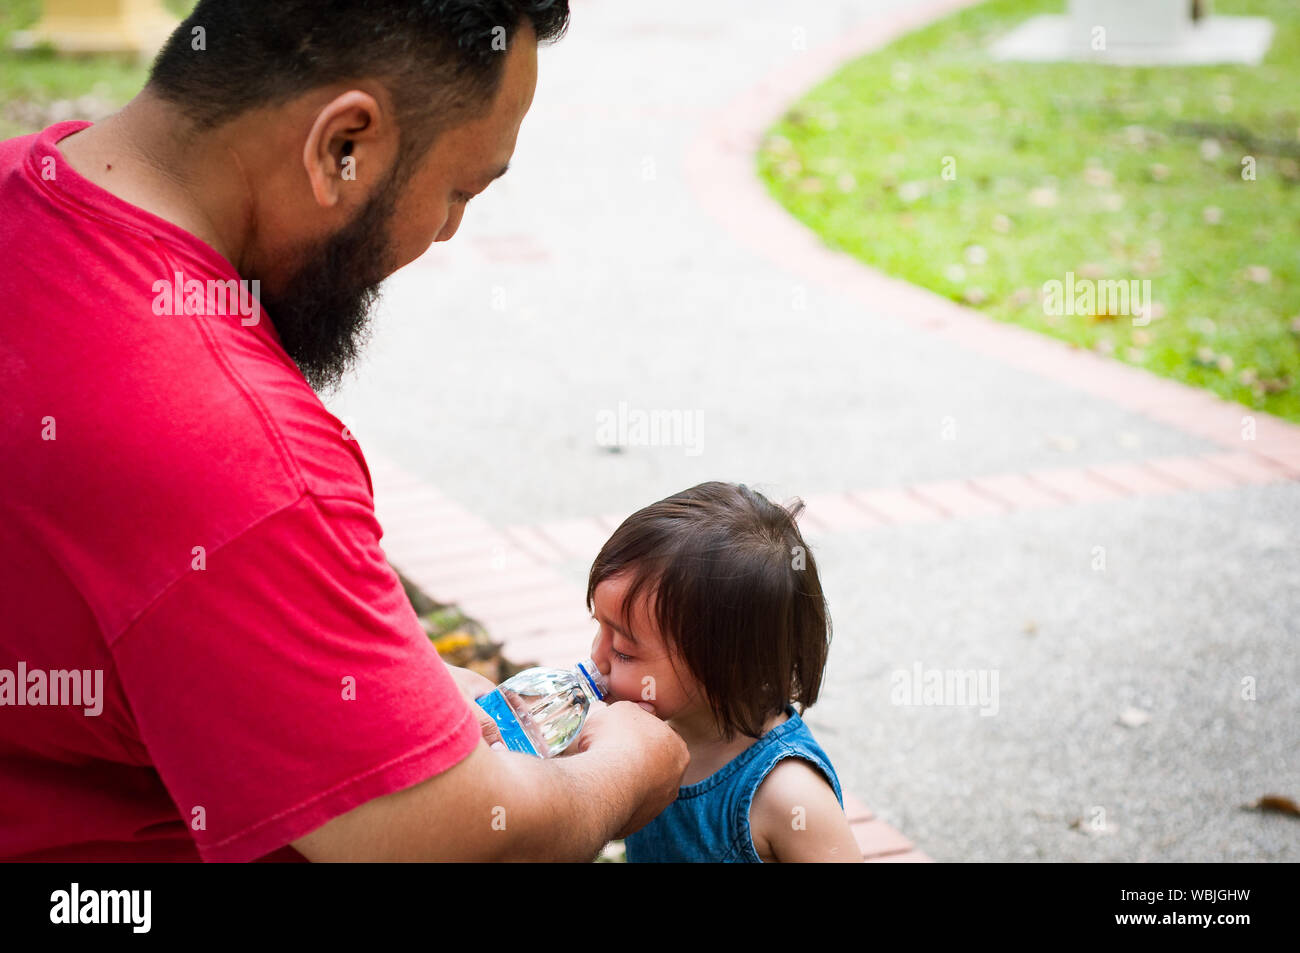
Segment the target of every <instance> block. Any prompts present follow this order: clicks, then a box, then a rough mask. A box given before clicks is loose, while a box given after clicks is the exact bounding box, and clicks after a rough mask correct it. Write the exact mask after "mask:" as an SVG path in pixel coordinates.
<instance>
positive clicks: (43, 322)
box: [0, 0, 687, 861]
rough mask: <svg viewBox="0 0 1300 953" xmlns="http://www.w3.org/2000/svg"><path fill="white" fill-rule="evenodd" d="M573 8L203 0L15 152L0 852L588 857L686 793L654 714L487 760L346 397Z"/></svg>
mask: <svg viewBox="0 0 1300 953" xmlns="http://www.w3.org/2000/svg"><path fill="white" fill-rule="evenodd" d="M568 17H569V11H568V6H567V3H566V2H565V0H355V2H352V0H339V2H333V3H328V4H322V3H319V2H317V0H276V2H274V3H266V2H264V0H201V2H199V3H198V5H197V6H196V8H195V9H194V11H193V13H192V14H191V15H190V17H189V18H187V19H186V20H185V21H184V22H183V23H182V24H181V25H180V26H179V27H178V29H177V30H176V32H175V33H174V34H173V35H172V37H171V39H170V40H169V42H168V43H167V45H166V46H165V47H164V49H163V50H162V52H161V53H160V54H159V56H158V58H157V60H156V62H155V64H154V66H153V69H152V72H151V74H150V78H149V81H148V84H147V85H146V86H145V88H144V89H143V91H142V92H141V93H140V94H139V95H138V96H137V97H136V98H135V99H133V100H132V101H131V102H130V103H129V104H128V105H127V106H126V107H124V108H123V109H122V110H121V111H120V112H119V113H117V114H115V115H113V116H112V117H110V118H108V119H106V120H104V121H103V122H100V123H96V124H90V123H86V122H79V121H72V122H62V123H59V124H57V125H55V126H52V127H50V128H48V129H46V130H44V131H43V132H41V133H38V134H35V135H32V136H26V137H22V138H18V139H11V140H9V141H7V142H3V143H0V258H2V259H3V262H4V265H3V271H2V272H0V289H2V291H3V294H2V295H0V300H3V302H4V310H3V316H2V317H0V321H3V326H4V332H3V335H2V336H0V406H3V412H2V413H0V448H3V453H4V466H3V467H2V468H0V577H2V578H3V579H4V580H5V582H6V591H5V599H4V601H5V611H4V613H3V615H4V621H3V622H0V803H3V804H4V805H5V809H4V812H3V820H2V821H0V858H4V859H10V860H42V861H47V860H83V861H85V860H206V861H251V860H261V859H273V860H302V859H304V858H305V859H308V860H420V859H427V860H492V859H553V860H563V859H574V860H590V859H592V858H593V857H594V856H595V855H596V853H597V852H598V851H599V849H600V848H601V846H602V845H603V844H605V843H606V842H607V841H608V840H609V839H610V838H612V837H615V836H620V835H622V834H624V833H627V832H630V831H631V830H635V829H637V828H638V827H640V826H643V825H644V824H645V823H647V822H648V821H649V820H650V819H652V818H653V817H654V816H655V815H656V814H657V813H658V812H659V811H660V810H662V809H663V807H664V806H666V805H667V804H668V803H669V802H670V801H671V800H672V799H673V798H674V797H675V795H676V791H677V785H678V782H679V781H680V779H681V776H682V773H683V771H684V770H685V767H686V757H687V756H686V752H685V747H684V745H682V743H681V741H680V740H679V739H678V738H677V736H676V735H675V734H674V733H673V732H672V731H671V729H669V728H668V727H667V726H665V725H663V724H661V723H660V722H659V721H658V720H657V719H655V718H654V717H653V716H652V715H650V714H649V713H647V712H645V711H643V710H641V708H639V707H637V706H636V705H634V704H632V703H630V702H626V701H623V702H618V703H615V704H613V705H610V706H608V707H605V708H601V709H599V710H597V711H594V712H593V713H592V716H591V718H590V719H589V721H588V724H587V727H586V729H585V730H584V732H583V736H582V739H581V743H580V746H579V747H580V750H579V751H578V752H577V753H576V754H574V755H572V756H566V757H563V758H558V759H555V760H549V761H542V760H540V759H535V758H530V757H527V756H524V755H520V754H516V753H514V752H509V751H496V750H492V749H490V748H489V747H488V745H487V744H486V743H485V740H484V738H483V734H482V732H483V730H484V729H483V727H482V726H481V724H480V719H481V718H483V717H485V716H482V715H480V714H479V713H478V712H477V706H474V705H472V704H471V702H470V701H469V699H470V698H471V697H473V696H474V695H476V694H478V693H481V692H482V691H484V690H486V689H488V688H490V687H491V686H490V685H489V684H488V683H487V682H486V680H485V679H481V678H479V677H478V676H474V675H473V674H472V673H468V672H464V671H460V670H455V669H451V668H449V667H448V666H447V665H445V664H444V663H443V662H442V660H441V659H440V658H439V657H438V655H437V652H436V651H435V650H434V649H433V647H432V645H431V644H430V643H429V640H428V639H427V638H426V637H425V636H424V634H423V632H422V631H421V628H420V625H419V623H418V621H417V619H416V617H415V614H414V612H413V610H412V609H411V607H410V604H409V602H408V601H407V599H406V598H405V595H404V593H403V591H402V588H401V585H400V583H399V580H398V579H397V577H396V575H395V574H394V572H393V571H392V570H391V569H390V568H389V566H388V565H387V563H386V561H385V559H384V556H383V553H382V551H381V549H380V547H379V537H380V534H381V530H380V527H379V525H378V524H377V522H376V520H375V516H374V506H373V498H372V487H371V484H370V477H369V473H368V471H367V469H366V465H365V460H364V458H363V457H362V454H361V450H360V448H359V447H358V446H357V443H356V441H355V440H353V439H350V434H348V432H347V431H346V429H345V428H344V427H343V426H342V424H341V423H340V422H339V420H338V419H337V418H335V417H334V416H333V415H331V414H330V413H329V412H328V411H327V410H326V409H325V407H324V406H323V405H322V403H321V401H320V399H319V398H318V396H317V391H318V390H321V389H325V388H329V387H330V386H332V385H334V384H336V383H337V382H338V380H339V379H340V376H341V375H342V374H343V372H344V371H345V370H346V369H347V368H348V367H350V366H351V365H352V363H353V362H354V361H355V359H356V357H357V355H358V353H359V349H360V347H361V345H362V343H363V342H364V339H365V329H366V319H367V315H368V313H369V312H370V310H371V308H372V306H373V304H374V302H375V300H376V297H377V289H378V287H379V284H380V282H381V281H382V280H383V279H384V278H385V277H386V276H387V275H389V274H391V273H392V272H393V271H395V270H397V269H398V268H400V267H402V266H403V265H405V264H407V263H408V262H410V261H412V260H414V259H415V258H417V257H418V256H419V255H421V254H422V253H423V252H424V251H425V250H426V249H428V247H429V246H430V244H431V243H432V242H435V241H447V240H448V239H450V238H451V237H452V236H453V235H454V234H455V233H456V229H457V228H458V227H459V225H460V222H461V218H462V216H463V215H464V214H465V206H466V203H467V202H469V200H470V199H471V198H472V197H473V196H474V195H476V194H478V193H479V192H482V191H483V190H484V189H486V188H487V187H488V185H489V184H490V183H491V182H492V181H493V180H495V179H496V178H498V177H499V176H500V175H502V174H503V173H504V172H505V171H506V167H507V165H508V163H509V161H510V158H511V155H512V153H513V151H514V146H515V140H516V136H517V135H518V132H519V128H520V124H521V123H522V121H523V119H524V115H525V114H526V113H527V111H528V109H529V107H530V105H531V103H532V98H533V93H534V89H535V87H536V78H537V49H538V45H539V44H540V43H546V42H551V41H554V40H555V39H557V38H558V37H559V36H560V35H561V34H562V33H563V32H564V31H565V29H566V27H567V24H568ZM250 304H251V306H250ZM20 669H21V670H22V672H23V673H24V674H23V678H22V682H23V684H18V680H17V679H16V678H15V677H14V674H13V673H15V672H17V671H19V670H20ZM6 672H7V673H9V679H8V681H7V682H6V681H5V679H4V678H3V675H4V674H5V673H6ZM59 672H62V673H64V676H65V677H64V678H63V681H62V682H61V683H60V684H63V685H66V684H67V680H68V678H70V677H71V676H70V675H69V673H75V674H77V675H81V674H83V673H84V674H86V675H87V676H91V675H95V674H97V675H99V676H100V677H101V680H100V681H98V682H97V681H96V680H95V678H93V677H89V678H87V679H86V680H85V684H86V685H87V686H93V685H96V684H99V685H101V688H100V689H96V691H102V697H101V698H99V699H97V700H95V701H94V702H93V703H92V704H80V705H71V704H63V703H62V702H63V701H64V700H65V699H62V698H61V697H58V698H56V697H53V696H51V695H49V694H48V693H47V692H45V691H44V690H41V691H36V688H38V687H40V686H38V685H37V681H40V683H41V685H46V684H48V683H47V682H46V681H44V679H45V678H46V677H48V676H52V674H53V673H59ZM38 675H39V676H41V678H40V679H37V676H38ZM33 679H36V681H33ZM76 684H77V685H78V686H80V685H81V684H82V683H81V681H77V682H76ZM6 685H7V686H8V689H9V691H8V692H6V691H5V690H4V689H5V686H6ZM86 690H87V692H90V691H92V689H91V688H89V687H87V689H86ZM81 701H82V702H86V701H87V700H86V699H81ZM96 709H98V710H97V711H96ZM502 821H504V823H502Z"/></svg>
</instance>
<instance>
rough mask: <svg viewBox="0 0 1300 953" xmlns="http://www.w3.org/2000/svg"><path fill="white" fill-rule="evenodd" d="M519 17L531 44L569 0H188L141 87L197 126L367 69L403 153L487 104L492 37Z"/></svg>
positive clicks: (500, 57)
mask: <svg viewBox="0 0 1300 953" xmlns="http://www.w3.org/2000/svg"><path fill="white" fill-rule="evenodd" d="M525 22H528V23H530V24H531V25H532V28H533V30H534V32H535V33H536V34H537V41H538V43H549V42H554V41H555V40H558V39H559V38H560V37H561V36H563V35H564V32H565V30H566V29H567V28H568V23H569V4H568V0H199V4H198V5H197V6H196V7H195V8H194V11H193V12H192V13H191V14H190V15H189V16H188V17H187V18H186V19H185V21H184V22H183V23H182V24H181V25H180V26H179V27H178V28H177V29H176V31H175V32H174V33H173V34H172V35H171V38H170V39H169V40H168V41H167V44H166V45H165V46H164V47H163V49H162V51H161V52H160V53H159V54H158V57H157V59H156V60H155V61H154V64H153V70H152V72H151V73H150V77H149V84H148V88H149V89H150V90H151V91H152V92H154V93H156V94H157V95H158V96H160V97H162V98H163V99H165V100H167V101H168V102H170V103H172V104H174V105H176V106H177V107H179V108H180V109H181V110H182V111H183V113H184V114H185V115H186V116H187V118H189V119H190V120H191V121H192V122H193V123H194V124H195V125H196V126H197V128H198V129H199V130H207V129H212V128H214V127H216V126H220V125H222V124H223V123H225V122H227V121H228V120H230V119H233V118H234V117H235V116H238V115H240V114H241V113H244V112H246V111H248V110H249V109H252V108H255V107H259V106H270V105H276V104H279V103H283V102H287V101H289V100H290V99H292V98H294V97H296V96H299V95H301V94H303V93H305V92H307V91H309V90H312V89H315V88H318V87H320V86H325V85H327V84H329V83H334V82H338V81H340V80H348V79H360V78H362V77H374V78H377V79H379V80H380V81H382V82H383V83H384V86H385V87H386V88H387V89H388V91H389V93H390V95H391V96H392V97H393V103H394V108H395V110H396V113H397V122H398V125H399V127H400V128H401V130H402V153H403V155H404V156H406V157H409V156H410V155H411V154H412V152H416V153H420V154H422V153H424V152H425V151H426V150H427V149H428V147H429V146H430V145H431V144H432V143H433V141H434V139H435V138H436V136H437V134H438V133H439V132H440V131H441V130H442V129H444V128H447V127H449V126H453V125H456V124H458V123H460V122H463V121H465V120H467V119H471V118H474V117H476V116H478V115H481V114H483V113H485V112H486V111H487V109H488V108H489V107H490V105H491V103H492V99H493V97H494V96H495V95H496V91H497V89H498V87H499V86H500V83H501V77H502V75H503V73H504V65H505V55H504V51H503V47H505V48H506V49H508V48H509V44H510V42H511V41H512V40H513V39H514V37H515V34H516V33H517V32H518V30H519V27H520V26H521V25H522V24H523V23H525ZM200 27H201V28H202V33H201V34H199V33H198V32H197V31H198V28H200ZM200 35H201V37H202V44H199V43H198V42H197V37H199V36H200ZM200 45H201V46H202V47H203V48H201V49H196V48H195V47H196V46H200Z"/></svg>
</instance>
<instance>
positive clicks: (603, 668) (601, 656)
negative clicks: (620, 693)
mask: <svg viewBox="0 0 1300 953" xmlns="http://www.w3.org/2000/svg"><path fill="white" fill-rule="evenodd" d="M591 660H592V661H593V662H595V663H596V668H597V669H598V670H599V671H600V674H601V675H604V676H606V677H609V659H608V658H607V657H606V655H605V651H604V646H603V645H601V639H600V633H599V632H597V633H596V638H594V639H593V640H592V642H591Z"/></svg>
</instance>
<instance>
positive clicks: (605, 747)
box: [572, 701, 691, 839]
mask: <svg viewBox="0 0 1300 953" xmlns="http://www.w3.org/2000/svg"><path fill="white" fill-rule="evenodd" d="M572 747H573V748H576V749H578V751H579V752H580V753H585V752H588V751H590V752H592V753H600V754H614V753H616V752H620V751H622V752H634V753H636V755H637V761H638V769H639V771H640V775H641V779H642V780H643V781H645V780H647V779H649V780H651V781H652V785H651V787H650V788H649V789H648V790H647V791H646V793H645V794H644V795H643V797H642V801H641V805H640V806H639V807H638V808H637V809H636V811H635V813H633V815H632V817H631V819H630V820H628V822H627V824H626V825H624V827H623V829H622V830H620V831H619V832H618V833H617V834H616V835H615V839H619V838H623V837H626V836H627V835H628V834H632V833H635V832H636V831H639V830H640V829H641V828H643V827H645V826H646V825H647V824H649V823H650V822H651V821H653V820H654V819H655V818H656V817H658V816H659V815H660V813H662V811H663V809H664V808H666V807H667V806H668V805H669V804H671V803H673V801H675V800H677V789H678V787H680V785H681V781H682V776H683V775H684V774H685V773H686V768H687V766H688V765H689V764H690V762H691V756H690V752H689V751H687V749H686V743H685V742H684V741H682V739H681V736H679V735H678V734H677V732H675V731H673V730H672V728H670V727H668V725H667V724H665V723H664V722H662V721H660V720H659V719H658V718H656V717H655V716H654V715H652V714H650V713H649V712H648V711H646V710H645V709H644V708H642V707H640V706H639V705H637V704H634V703H633V702H627V701H622V702H614V703H613V704H612V705H593V706H592V707H591V712H590V713H589V714H588V715H587V721H586V723H585V724H584V725H583V726H582V734H581V735H579V736H578V740H577V741H576V742H574V744H573V745H572Z"/></svg>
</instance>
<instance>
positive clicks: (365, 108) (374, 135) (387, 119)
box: [302, 89, 397, 208]
mask: <svg viewBox="0 0 1300 953" xmlns="http://www.w3.org/2000/svg"><path fill="white" fill-rule="evenodd" d="M396 154H397V126H396V124H395V123H393V122H392V118H391V115H390V114H389V113H386V112H385V111H384V109H383V107H381V106H380V104H379V102H378V101H377V100H376V99H375V97H374V96H372V95H370V94H369V93H367V92H364V91H362V90H359V89H350V90H348V91H347V92H345V93H341V94H340V95H338V96H336V97H335V98H334V99H331V100H330V101H329V102H328V103H326V104H325V105H324V106H322V107H321V109H320V111H319V112H317V113H316V119H315V121H314V122H313V123H312V127H311V130H310V131H309V132H308V133H307V141H306V143H305V144H304V145H303V150H302V162H303V167H304V169H306V172H307V179H308V181H309V182H310V183H311V191H312V197H313V198H315V200H316V202H317V204H318V205H320V206H321V207H322V208H334V207H335V206H337V205H339V204H343V205H345V206H357V205H360V204H361V201H362V199H363V198H364V197H365V196H367V195H369V194H370V190H371V189H373V188H374V187H375V185H376V184H377V183H378V181H379V178H380V174H381V173H382V172H384V171H385V170H387V169H388V167H389V166H390V165H391V164H392V162H393V160H394V159H395V158H396Z"/></svg>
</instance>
